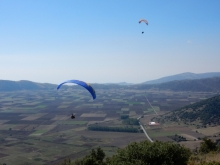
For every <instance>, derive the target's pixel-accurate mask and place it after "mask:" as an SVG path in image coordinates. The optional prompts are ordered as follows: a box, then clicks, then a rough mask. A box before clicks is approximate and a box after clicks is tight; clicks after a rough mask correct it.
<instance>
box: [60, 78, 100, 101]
mask: <svg viewBox="0 0 220 165" xmlns="http://www.w3.org/2000/svg"><path fill="white" fill-rule="evenodd" d="M65 83H75V84H78V85H80V86H82V87H84V88H86V89H87V90H88V91H89V92H90V94H91V95H92V97H93V100H94V99H96V93H95V90H94V89H93V88H92V86H91V85H90V84H88V83H86V82H83V81H79V80H68V81H65V82H63V83H61V84H60V85H58V86H57V90H58V89H60V87H61V86H62V85H63V84H65Z"/></svg>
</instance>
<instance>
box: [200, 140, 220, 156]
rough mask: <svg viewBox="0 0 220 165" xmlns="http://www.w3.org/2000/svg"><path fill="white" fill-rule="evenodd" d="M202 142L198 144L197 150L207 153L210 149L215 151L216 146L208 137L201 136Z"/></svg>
mask: <svg viewBox="0 0 220 165" xmlns="http://www.w3.org/2000/svg"><path fill="white" fill-rule="evenodd" d="M202 140H203V142H201V144H200V148H199V152H200V153H208V152H210V151H217V149H218V147H217V145H216V144H215V142H214V141H212V140H211V139H208V138H203V139H202Z"/></svg>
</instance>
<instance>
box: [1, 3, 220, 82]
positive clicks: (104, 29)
mask: <svg viewBox="0 0 220 165" xmlns="http://www.w3.org/2000/svg"><path fill="white" fill-rule="evenodd" d="M219 6H220V1H219V0H212V1H208V0H193V1H192V0H178V1H177V0H168V1H165V0H160V1H159V0H154V1H152V0H151V1H149V0H93V1H91V0H69V1H68V0H65V1H61V0H59V1H58V0H37V1H34V0H1V1H0V20H1V21H0V59H1V60H0V79H3V80H16V81H17V80H30V81H35V82H48V83H55V84H57V83H60V82H62V81H65V80H69V79H79V80H83V81H86V82H90V83H107V82H114V83H117V82H130V83H141V82H144V81H147V80H152V79H157V78H160V77H164V76H169V75H173V74H178V73H183V72H194V73H204V72H220V10H219ZM142 18H144V19H146V20H148V22H149V25H148V26H147V25H145V24H144V23H142V24H139V23H138V21H139V20H140V19H142ZM142 31H144V34H141V32H142Z"/></svg>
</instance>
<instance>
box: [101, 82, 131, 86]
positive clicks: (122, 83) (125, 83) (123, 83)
mask: <svg viewBox="0 0 220 165" xmlns="http://www.w3.org/2000/svg"><path fill="white" fill-rule="evenodd" d="M104 84H105V85H134V84H133V83H127V82H120V83H104Z"/></svg>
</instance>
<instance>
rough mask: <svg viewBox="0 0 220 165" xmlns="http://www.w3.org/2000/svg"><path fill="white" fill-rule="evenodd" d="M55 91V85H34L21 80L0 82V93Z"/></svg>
mask: <svg viewBox="0 0 220 165" xmlns="http://www.w3.org/2000/svg"><path fill="white" fill-rule="evenodd" d="M50 89H56V85H54V84H48V83H35V82H32V81H27V80H21V81H9V80H0V91H2V92H10V91H19V90H50Z"/></svg>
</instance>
